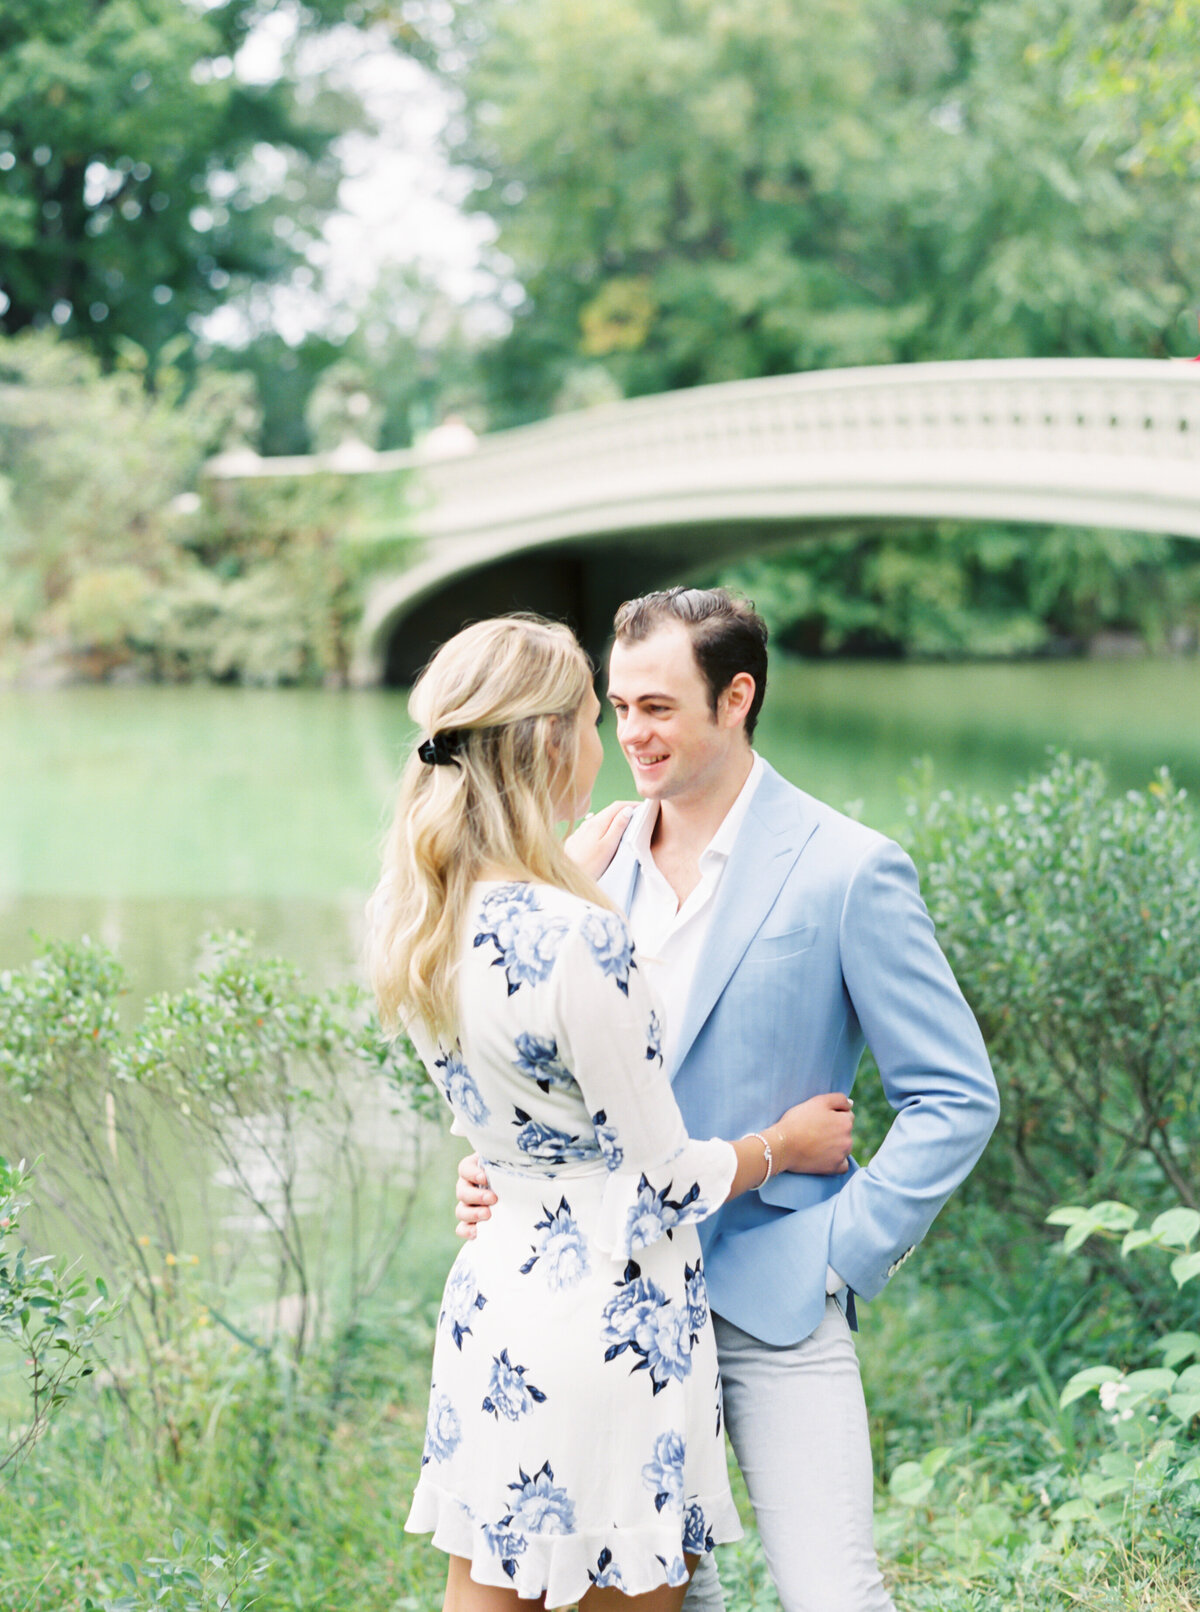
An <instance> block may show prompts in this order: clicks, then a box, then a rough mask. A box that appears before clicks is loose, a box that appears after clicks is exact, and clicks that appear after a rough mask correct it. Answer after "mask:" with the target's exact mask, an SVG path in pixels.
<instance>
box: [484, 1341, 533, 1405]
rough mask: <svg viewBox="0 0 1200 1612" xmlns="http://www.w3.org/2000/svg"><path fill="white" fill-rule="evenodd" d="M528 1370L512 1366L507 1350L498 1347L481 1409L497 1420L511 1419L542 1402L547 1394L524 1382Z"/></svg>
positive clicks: (523, 1367) (524, 1367)
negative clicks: (502, 1418)
mask: <svg viewBox="0 0 1200 1612" xmlns="http://www.w3.org/2000/svg"><path fill="white" fill-rule="evenodd" d="M528 1369H529V1368H528V1367H527V1366H514V1365H513V1363H512V1361H511V1360H510V1359H509V1358H508V1350H507V1349H501V1351H500V1353H499V1354H498V1355H496V1356H495V1358H494V1359H493V1360H492V1375H491V1378H490V1379H489V1381H488V1391H487V1394H486V1395H485V1397H484V1401H483V1409H484V1410H485V1411H487V1412H488V1414H489V1415H491V1416H494V1417H495V1418H496V1420H497V1421H499V1420H500V1418H501V1417H502V1416H503V1417H504V1418H505V1419H506V1420H507V1421H510V1422H515V1421H518V1420H519V1419H520V1418H521V1417H522V1416H528V1415H529V1413H530V1411H531V1410H532V1409H533V1407H534V1405H543V1404H545V1401H546V1396H545V1394H543V1392H542V1390H541V1389H540V1388H535V1387H534V1386H533V1384H532V1383H527V1382H526V1381H525V1373H526V1371H527V1370H528Z"/></svg>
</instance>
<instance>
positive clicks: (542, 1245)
mask: <svg viewBox="0 0 1200 1612" xmlns="http://www.w3.org/2000/svg"><path fill="white" fill-rule="evenodd" d="M542 1213H543V1214H544V1215H545V1217H546V1218H545V1219H544V1220H538V1221H535V1222H534V1230H535V1231H540V1232H542V1233H543V1234H544V1235H543V1236H541V1237H539V1239H538V1241H537V1242H536V1243H535V1244H534V1248H533V1253H532V1255H531V1256H530V1258H529V1259H527V1260H526V1261H525V1263H524V1265H522V1266H521V1275H522V1276H528V1275H529V1273H530V1271H531V1270H532V1269H533V1267H534V1266H535V1265H536V1264H537V1263H538V1261H539V1260H541V1261H543V1264H542V1274H543V1275H544V1276H545V1278H546V1280H547V1282H548V1283H549V1285H550V1287H551V1289H552V1290H553V1291H554V1292H555V1293H561V1292H562V1290H563V1289H564V1288H568V1287H574V1286H575V1285H576V1283H577V1282H580V1281H582V1279H583V1278H584V1277H585V1276H586V1275H587V1273H588V1270H589V1268H590V1267H589V1264H588V1254H587V1242H586V1241H585V1239H584V1237H583V1234H582V1233H581V1231H580V1230H579V1227H578V1225H577V1224H576V1223H575V1220H574V1217H573V1216H572V1214H571V1205H570V1204H569V1203H568V1202H567V1200H566V1199H565V1198H560V1199H559V1200H558V1208H557V1209H555V1210H553V1211H551V1210H549V1209H547V1208H546V1206H545V1204H543V1205H542Z"/></svg>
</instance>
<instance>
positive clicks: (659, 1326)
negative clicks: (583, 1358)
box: [601, 1259, 692, 1394]
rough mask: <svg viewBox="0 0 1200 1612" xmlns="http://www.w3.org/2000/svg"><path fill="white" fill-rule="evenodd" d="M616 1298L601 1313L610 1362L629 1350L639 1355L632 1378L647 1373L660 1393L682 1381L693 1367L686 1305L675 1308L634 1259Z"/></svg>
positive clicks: (654, 1388) (656, 1390) (628, 1265)
mask: <svg viewBox="0 0 1200 1612" xmlns="http://www.w3.org/2000/svg"><path fill="white" fill-rule="evenodd" d="M617 1288H618V1291H617V1294H616V1297H615V1298H611V1299H609V1301H608V1303H607V1304H606V1305H605V1306H604V1309H603V1310H602V1312H601V1315H602V1318H603V1322H604V1324H603V1327H602V1329H601V1342H603V1343H605V1344H606V1345H607V1347H606V1349H605V1351H604V1358H605V1360H606V1361H611V1360H615V1359H616V1358H617V1356H618V1355H622V1354H624V1353H625V1351H626V1349H629V1350H632V1352H633V1353H634V1354H635V1355H637V1356H638V1363H637V1365H636V1366H634V1367H633V1368H632V1371H631V1373H630V1375H632V1373H633V1372H636V1371H645V1372H648V1373H649V1375H650V1381H651V1383H652V1385H653V1389H652V1391H653V1392H654V1393H655V1394H658V1393H661V1392H662V1390H663V1389H664V1388H665V1387H666V1386H667V1384H668V1383H669V1382H671V1381H672V1380H674V1381H675V1382H683V1381H684V1380H685V1379H686V1377H687V1376H688V1374H689V1372H690V1371H691V1369H692V1341H691V1337H690V1336H689V1334H688V1330H687V1306H686V1305H682V1304H672V1303H671V1301H670V1300H669V1299H668V1298H667V1296H666V1294H665V1293H664V1292H663V1291H662V1289H661V1288H660V1287H659V1286H658V1285H657V1284H656V1283H654V1282H652V1281H649V1280H647V1279H646V1278H645V1277H643V1275H642V1272H641V1267H640V1266H639V1265H638V1263H637V1261H636V1260H633V1259H631V1260H630V1261H629V1263H628V1264H627V1265H626V1267H625V1276H624V1280H623V1281H621V1282H619V1283H618V1284H617Z"/></svg>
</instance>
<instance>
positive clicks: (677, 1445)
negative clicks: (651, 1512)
mask: <svg viewBox="0 0 1200 1612" xmlns="http://www.w3.org/2000/svg"><path fill="white" fill-rule="evenodd" d="M685 1453H686V1446H685V1445H684V1442H683V1435H682V1433H676V1432H674V1431H672V1432H670V1433H660V1434H659V1435H658V1437H657V1439H655V1441H654V1455H653V1457H652V1458H651V1459H650V1460H649V1461H647V1462H646V1464H645V1466H644V1467H643V1468H642V1482H643V1483H644V1484H645V1485H646V1487H647V1488H648V1489H649V1490H650V1492H651V1494H652V1495H653V1496H654V1509H655V1511H661V1510H662V1509H663V1507H664V1506H669V1507H670V1508H671V1509H672V1510H674V1511H682V1510H683V1459H684V1455H685Z"/></svg>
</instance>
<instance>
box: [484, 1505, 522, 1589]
mask: <svg viewBox="0 0 1200 1612" xmlns="http://www.w3.org/2000/svg"><path fill="white" fill-rule="evenodd" d="M511 1522H512V1517H511V1516H509V1517H505V1518H503V1520H502V1521H500V1522H489V1523H486V1524H485V1525H484V1529H483V1540H484V1544H485V1545H486V1546H487V1548H488V1549H489V1550H490V1551H491V1553H492V1555H493V1556H498V1557H499V1558H500V1566H501V1568H502V1569H503V1570H504V1572H505V1573H507V1574H508V1576H509V1578H516V1576H517V1557H518V1556H522V1555H524V1553H525V1551H526V1550H527V1549H528V1548H529V1541H528V1540H527V1539H526V1537H525V1535H524V1534H522V1533H518V1532H515V1531H514V1530H513V1529H512V1528H511V1527H510V1526H509V1524H510V1523H511Z"/></svg>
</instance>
